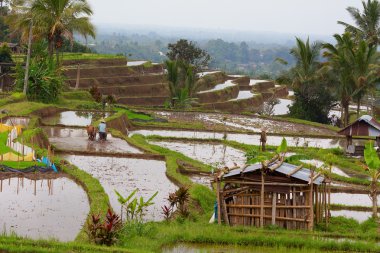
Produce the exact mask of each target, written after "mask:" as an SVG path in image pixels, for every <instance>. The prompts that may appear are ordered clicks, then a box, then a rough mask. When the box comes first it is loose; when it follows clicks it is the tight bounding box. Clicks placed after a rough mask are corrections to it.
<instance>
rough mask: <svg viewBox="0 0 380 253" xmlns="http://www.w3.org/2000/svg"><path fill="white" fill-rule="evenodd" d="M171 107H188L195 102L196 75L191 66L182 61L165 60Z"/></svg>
mask: <svg viewBox="0 0 380 253" xmlns="http://www.w3.org/2000/svg"><path fill="white" fill-rule="evenodd" d="M165 65H166V69H167V75H166V78H167V80H168V83H169V91H170V100H171V101H170V103H171V107H177V108H178V107H179V108H188V107H191V104H192V103H195V98H193V95H194V92H195V91H196V85H195V83H196V82H195V81H196V77H195V73H194V70H193V68H194V67H193V66H191V65H189V64H186V63H184V62H182V61H170V60H168V61H166V62H165Z"/></svg>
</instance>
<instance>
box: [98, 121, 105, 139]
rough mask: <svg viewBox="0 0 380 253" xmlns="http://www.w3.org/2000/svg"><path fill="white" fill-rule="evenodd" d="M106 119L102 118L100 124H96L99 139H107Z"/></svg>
mask: <svg viewBox="0 0 380 253" xmlns="http://www.w3.org/2000/svg"><path fill="white" fill-rule="evenodd" d="M106 128H107V126H106V121H105V120H104V118H102V119H101V120H100V124H99V126H98V129H99V140H100V141H105V140H106V139H107V133H106Z"/></svg>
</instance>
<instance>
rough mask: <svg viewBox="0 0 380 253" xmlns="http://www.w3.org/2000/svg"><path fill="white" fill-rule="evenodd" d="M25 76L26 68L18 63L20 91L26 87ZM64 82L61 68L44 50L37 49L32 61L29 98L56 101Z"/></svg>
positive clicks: (49, 101) (17, 84) (17, 85)
mask: <svg viewBox="0 0 380 253" xmlns="http://www.w3.org/2000/svg"><path fill="white" fill-rule="evenodd" d="M24 77H25V70H24V68H23V67H21V66H20V65H18V66H17V67H16V89H17V90H18V91H22V90H23V88H24ZM63 84H64V78H63V76H62V70H61V68H59V67H58V66H57V65H56V64H55V62H54V61H53V60H50V59H49V57H47V53H46V52H45V51H44V50H39V49H37V52H35V54H34V57H33V58H32V59H31V62H30V68H29V79H28V89H27V92H26V95H27V98H28V99H29V100H32V101H39V102H43V103H52V102H55V101H57V100H58V96H59V94H60V93H61V91H62V88H63Z"/></svg>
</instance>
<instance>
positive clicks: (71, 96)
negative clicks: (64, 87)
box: [62, 91, 94, 101]
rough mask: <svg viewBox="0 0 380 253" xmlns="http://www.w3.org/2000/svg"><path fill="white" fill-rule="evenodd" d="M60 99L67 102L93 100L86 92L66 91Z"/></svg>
mask: <svg viewBox="0 0 380 253" xmlns="http://www.w3.org/2000/svg"><path fill="white" fill-rule="evenodd" d="M62 97H63V98H64V99H68V100H82V101H83V100H85V101H93V100H94V99H93V98H92V96H91V94H90V93H89V92H88V91H67V92H63V93H62Z"/></svg>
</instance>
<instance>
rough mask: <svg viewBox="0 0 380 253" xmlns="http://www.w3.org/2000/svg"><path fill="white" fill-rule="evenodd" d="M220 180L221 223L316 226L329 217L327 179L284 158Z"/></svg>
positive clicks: (290, 226)
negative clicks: (316, 223) (285, 160)
mask: <svg viewBox="0 0 380 253" xmlns="http://www.w3.org/2000/svg"><path fill="white" fill-rule="evenodd" d="M216 182H217V191H218V192H219V194H218V222H219V223H221V222H222V221H224V222H225V223H227V224H229V225H233V226H234V225H247V226H256V227H264V226H268V225H276V226H279V227H283V228H287V229H312V228H313V226H314V222H315V221H317V222H319V221H321V220H322V219H323V217H324V216H326V215H327V216H328V212H327V210H326V208H327V205H326V199H327V198H326V194H327V191H326V180H325V178H324V177H323V176H322V175H321V174H319V173H316V172H314V171H312V170H310V169H307V168H304V167H303V166H296V165H293V164H289V163H284V162H283V160H282V158H280V157H277V159H274V160H273V161H272V162H267V163H263V164H261V163H257V164H253V165H247V166H245V167H242V168H239V169H234V170H231V171H229V172H228V173H225V174H222V175H220V176H219V177H218V179H217V180H216ZM222 185H223V188H222V189H221V187H222Z"/></svg>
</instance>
